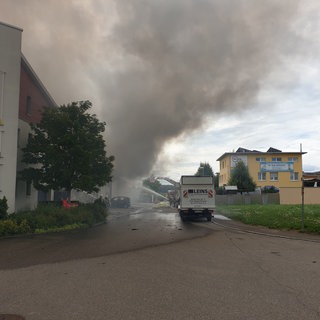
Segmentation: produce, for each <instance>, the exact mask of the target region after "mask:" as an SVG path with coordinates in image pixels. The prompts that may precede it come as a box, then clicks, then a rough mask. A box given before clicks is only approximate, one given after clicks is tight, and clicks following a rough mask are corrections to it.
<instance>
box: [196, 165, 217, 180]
mask: <svg viewBox="0 0 320 320" xmlns="http://www.w3.org/2000/svg"><path fill="white" fill-rule="evenodd" d="M195 176H210V177H214V173H213V170H212V167H211V166H210V164H209V163H207V162H200V166H199V168H198V170H197V172H196V173H195Z"/></svg>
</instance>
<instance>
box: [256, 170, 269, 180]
mask: <svg viewBox="0 0 320 320" xmlns="http://www.w3.org/2000/svg"><path fill="white" fill-rule="evenodd" d="M258 180H259V181H265V180H267V176H266V173H265V172H258Z"/></svg>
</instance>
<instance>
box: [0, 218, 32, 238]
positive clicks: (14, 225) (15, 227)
mask: <svg viewBox="0 0 320 320" xmlns="http://www.w3.org/2000/svg"><path fill="white" fill-rule="evenodd" d="M31 231H32V230H31V228H30V226H29V224H28V222H27V220H25V219H24V220H22V221H21V223H18V222H17V221H14V220H9V219H8V220H2V221H0V236H6V235H13V234H23V233H30V232H31Z"/></svg>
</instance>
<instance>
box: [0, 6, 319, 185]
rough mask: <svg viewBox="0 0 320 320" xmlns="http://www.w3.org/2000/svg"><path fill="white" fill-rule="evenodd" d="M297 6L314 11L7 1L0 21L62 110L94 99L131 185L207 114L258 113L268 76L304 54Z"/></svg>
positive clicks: (120, 170)
mask: <svg viewBox="0 0 320 320" xmlns="http://www.w3.org/2000/svg"><path fill="white" fill-rule="evenodd" d="M302 3H303V4H304V6H309V11H311V9H312V5H313V4H314V5H315V4H316V2H314V1H305V2H300V1H298V0H286V1H284V0H283V1H278V0H269V1H256V0H240V1H239V0H225V1H220V0H162V1H158V0H144V1H143V0H131V1H126V0H116V1H114V2H113V1H111V0H109V1H89V0H82V1H71V2H69V1H67V2H65V1H62V0H61V1H57V0H49V1H45V2H39V1H36V0H28V1H19V3H17V2H15V1H10V2H8V3H2V4H1V5H0V20H2V21H4V22H7V23H10V24H13V25H17V26H19V27H21V28H23V29H24V33H23V52H24V54H25V56H26V57H27V59H28V60H29V62H30V63H31V65H32V66H33V67H34V69H35V71H36V72H37V74H38V75H39V77H40V78H41V80H42V81H43V82H44V84H45V85H46V87H47V88H48V90H49V92H51V94H52V95H53V97H54V98H55V99H56V101H57V102H58V103H59V104H63V103H68V102H70V101H75V100H84V99H89V100H91V101H92V102H93V104H94V105H95V107H96V109H95V110H94V111H95V112H96V113H97V114H98V116H99V117H100V118H101V119H102V120H104V121H106V123H107V137H106V140H107V145H108V148H109V149H108V151H109V154H110V153H111V154H114V155H115V157H116V161H115V175H116V176H118V177H124V178H128V179H133V178H137V177H143V176H146V175H148V174H149V172H150V171H151V170H152V168H153V165H154V163H155V162H156V161H157V159H158V157H159V155H160V153H161V150H162V148H163V146H164V144H165V143H166V142H167V141H170V140H171V139H174V138H177V137H180V136H182V135H184V134H188V133H192V132H194V131H196V130H199V129H201V127H202V125H203V123H204V121H205V120H206V119H207V118H208V116H211V115H214V116H216V117H219V116H221V115H225V114H234V113H241V111H242V110H244V109H247V108H250V107H252V106H254V105H255V101H256V99H257V98H258V94H259V91H260V89H261V87H263V86H264V83H265V81H266V79H267V78H268V75H269V74H270V72H273V71H276V70H277V69H278V68H281V66H282V65H283V62H284V61H286V59H290V58H296V57H300V56H302V55H304V54H306V50H305V49H303V48H305V46H304V45H303V44H304V42H305V41H307V39H306V38H305V37H303V34H302V33H301V34H299V33H298V32H297V30H296V26H297V24H298V23H299V21H300V20H299V19H298V18H299V13H301V10H302V9H303V7H301V4H302ZM296 47H299V50H298V51H297V50H294V48H296ZM301 48H302V49H301Z"/></svg>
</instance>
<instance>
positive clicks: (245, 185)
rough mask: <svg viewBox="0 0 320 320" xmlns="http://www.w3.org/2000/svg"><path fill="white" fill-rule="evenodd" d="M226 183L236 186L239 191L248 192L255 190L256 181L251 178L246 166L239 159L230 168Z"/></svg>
mask: <svg viewBox="0 0 320 320" xmlns="http://www.w3.org/2000/svg"><path fill="white" fill-rule="evenodd" d="M228 185H230V186H237V187H238V190H240V191H241V192H242V191H246V192H249V191H254V190H255V188H256V183H255V182H254V181H253V179H252V178H251V176H250V174H249V171H248V168H247V166H246V165H245V164H244V162H243V161H239V162H238V163H237V164H236V166H235V167H234V168H233V169H232V171H231V176H230V179H229V181H228Z"/></svg>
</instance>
